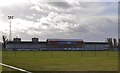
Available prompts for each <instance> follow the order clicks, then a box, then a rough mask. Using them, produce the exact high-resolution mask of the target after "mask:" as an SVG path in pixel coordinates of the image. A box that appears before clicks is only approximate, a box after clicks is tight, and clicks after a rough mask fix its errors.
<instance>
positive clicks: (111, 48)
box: [107, 38, 113, 50]
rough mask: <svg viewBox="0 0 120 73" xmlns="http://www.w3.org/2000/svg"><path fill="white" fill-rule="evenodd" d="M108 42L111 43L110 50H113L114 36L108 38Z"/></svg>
mask: <svg viewBox="0 0 120 73" xmlns="http://www.w3.org/2000/svg"><path fill="white" fill-rule="evenodd" d="M107 42H108V44H109V50H113V41H112V38H107Z"/></svg>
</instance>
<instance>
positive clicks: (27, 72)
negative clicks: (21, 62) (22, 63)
mask: <svg viewBox="0 0 120 73" xmlns="http://www.w3.org/2000/svg"><path fill="white" fill-rule="evenodd" d="M0 65H2V66H6V67H9V68H12V69H16V70H19V71H22V72H26V73H32V72H29V71H27V70H24V69H20V68H17V67H14V66H10V65H6V64H3V63H0Z"/></svg>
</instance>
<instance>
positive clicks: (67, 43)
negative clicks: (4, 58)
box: [6, 37, 109, 51]
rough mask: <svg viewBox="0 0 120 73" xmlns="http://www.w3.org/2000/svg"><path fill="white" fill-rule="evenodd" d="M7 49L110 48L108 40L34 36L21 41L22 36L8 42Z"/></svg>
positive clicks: (60, 49)
mask: <svg viewBox="0 0 120 73" xmlns="http://www.w3.org/2000/svg"><path fill="white" fill-rule="evenodd" d="M6 48H7V50H39V51H42V50H44V51H45V50H47V51H49V50H54V51H63V50H74V51H81V50H108V49H109V44H108V43H107V42H84V41H83V40H82V39H47V40H46V41H39V39H38V38H36V37H34V38H32V41H21V38H14V39H13V41H8V42H7V43H6Z"/></svg>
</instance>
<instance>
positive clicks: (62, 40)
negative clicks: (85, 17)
mask: <svg viewBox="0 0 120 73" xmlns="http://www.w3.org/2000/svg"><path fill="white" fill-rule="evenodd" d="M47 41H83V40H82V39H47Z"/></svg>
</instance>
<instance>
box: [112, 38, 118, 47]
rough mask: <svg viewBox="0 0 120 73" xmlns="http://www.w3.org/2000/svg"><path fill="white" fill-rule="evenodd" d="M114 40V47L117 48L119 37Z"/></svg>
mask: <svg viewBox="0 0 120 73" xmlns="http://www.w3.org/2000/svg"><path fill="white" fill-rule="evenodd" d="M113 42H114V48H117V39H115V38H114V39H113Z"/></svg>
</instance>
